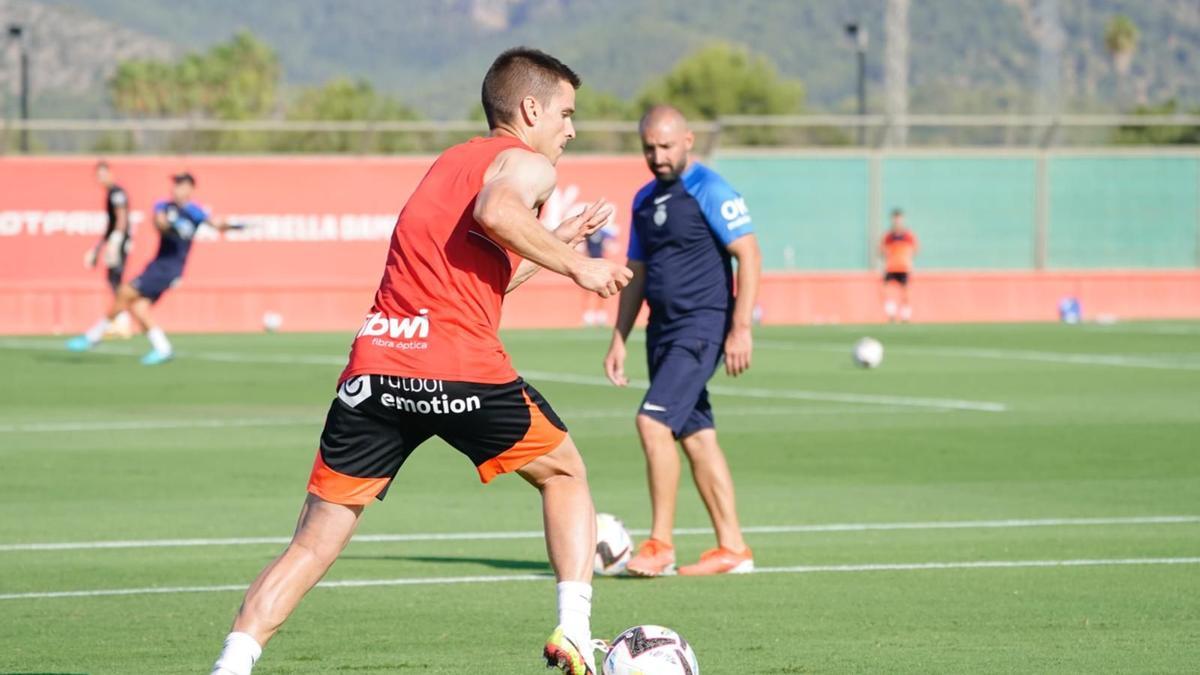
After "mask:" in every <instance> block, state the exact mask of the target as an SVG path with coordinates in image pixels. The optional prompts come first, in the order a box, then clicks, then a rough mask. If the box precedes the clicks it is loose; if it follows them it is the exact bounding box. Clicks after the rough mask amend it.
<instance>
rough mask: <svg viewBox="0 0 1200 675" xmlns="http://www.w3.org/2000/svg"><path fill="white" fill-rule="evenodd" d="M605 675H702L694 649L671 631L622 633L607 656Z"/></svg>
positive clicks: (649, 628)
mask: <svg viewBox="0 0 1200 675" xmlns="http://www.w3.org/2000/svg"><path fill="white" fill-rule="evenodd" d="M602 672H603V675H700V664H698V663H696V653H695V652H693V651H692V646H691V645H689V644H688V643H687V640H684V639H683V636H681V635H679V634H678V633H676V632H675V631H673V630H671V629H670V628H663V627H662V626H634V627H633V628H629V629H626V630H623V631H621V634H620V635H618V636H617V637H616V639H614V640H613V642H612V646H610V647H609V649H608V653H607V654H606V655H605V656H604V666H603V668H602Z"/></svg>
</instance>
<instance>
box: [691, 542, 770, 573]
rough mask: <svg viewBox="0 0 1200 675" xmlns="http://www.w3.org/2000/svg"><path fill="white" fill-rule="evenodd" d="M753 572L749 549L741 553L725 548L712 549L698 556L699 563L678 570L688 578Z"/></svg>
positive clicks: (752, 555) (751, 556)
mask: <svg viewBox="0 0 1200 675" xmlns="http://www.w3.org/2000/svg"><path fill="white" fill-rule="evenodd" d="M753 571H754V554H753V553H752V552H751V551H750V549H746V550H745V551H742V552H741V553H738V552H736V551H730V550H729V549H727V548H714V549H711V550H708V551H705V552H704V553H702V554H701V555H700V562H698V563H696V564H694V565H684V566H683V567H680V568H679V574H680V575H683V576H689V577H700V576H707V575H710V574H746V573H747V572H753Z"/></svg>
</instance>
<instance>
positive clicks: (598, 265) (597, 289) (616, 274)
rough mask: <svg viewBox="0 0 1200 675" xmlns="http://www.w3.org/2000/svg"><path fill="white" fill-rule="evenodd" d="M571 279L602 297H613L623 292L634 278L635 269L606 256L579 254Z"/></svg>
mask: <svg viewBox="0 0 1200 675" xmlns="http://www.w3.org/2000/svg"><path fill="white" fill-rule="evenodd" d="M571 279H572V280H573V281H574V282H575V283H576V284H578V285H579V287H580V288H582V289H584V290H586V291H591V292H593V293H595V294H597V295H599V296H600V297H602V298H611V297H612V296H614V295H616V294H617V293H620V292H621V289H622V288H625V287H626V286H628V285H629V281H630V280H631V279H633V270H631V269H629V268H628V267H626V266H624V265H622V264H620V263H615V262H613V261H611V260H605V259H604V258H585V257H583V256H579V258H578V260H577V262H576V264H575V269H573V270H572V271H571Z"/></svg>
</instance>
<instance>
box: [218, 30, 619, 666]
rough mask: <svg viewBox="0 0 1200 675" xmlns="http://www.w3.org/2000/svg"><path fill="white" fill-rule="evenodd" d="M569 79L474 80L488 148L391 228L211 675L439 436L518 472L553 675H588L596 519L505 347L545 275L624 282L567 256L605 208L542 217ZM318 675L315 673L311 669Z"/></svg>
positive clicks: (438, 164) (285, 611)
mask: <svg viewBox="0 0 1200 675" xmlns="http://www.w3.org/2000/svg"><path fill="white" fill-rule="evenodd" d="M579 83H580V81H579V77H578V76H577V75H576V74H575V73H574V72H573V71H572V70H571V69H570V68H568V67H567V66H566V65H564V64H563V63H562V62H560V61H559V60H558V59H556V58H554V57H552V56H550V55H549V54H546V53H544V52H541V51H538V50H535V49H527V48H516V49H511V50H508V51H506V52H504V53H503V54H501V55H500V56H499V57H498V58H497V59H496V60H495V62H494V63H493V64H492V66H491V68H490V69H489V70H488V72H487V75H486V76H485V77H484V80H483V107H484V111H485V112H486V113H487V119H488V126H489V127H490V128H491V133H490V135H489V136H487V137H486V138H474V139H472V140H470V141H468V142H466V143H462V144H460V145H456V146H454V147H452V148H450V149H448V150H446V151H445V152H443V153H442V155H441V156H440V157H438V158H437V160H436V161H435V162H434V163H433V166H432V167H431V168H430V169H429V172H428V173H427V174H426V175H425V177H424V178H423V179H422V180H421V183H420V185H418V187H417V189H416V191H415V192H414V193H413V195H412V196H411V197H410V198H409V200H408V203H407V204H406V205H405V206H404V210H403V211H401V213H400V217H399V219H398V220H397V222H396V229H395V232H394V233H393V236H392V242H391V247H390V249H389V251H388V256H387V262H386V265H385V267H384V274H383V279H382V281H381V282H380V285H379V290H378V291H377V292H376V294H375V301H374V304H373V306H372V307H371V311H370V313H369V314H368V316H367V318H366V321H365V322H364V323H363V326H362V328H361V329H360V330H359V331H358V334H357V335H356V336H355V338H354V341H353V344H352V347H351V351H350V360H349V364H348V365H347V366H346V369H345V370H344V371H343V372H342V375H341V377H340V378H339V380H338V389H337V397H336V398H335V399H334V401H333V403H332V405H331V407H330V409H329V413H328V415H327V417H326V420H325V429H324V431H323V432H322V433H321V440H320V446H319V450H318V452H317V457H316V461H315V462H314V465H313V469H312V474H311V476H310V478H309V482H308V498H307V499H306V501H305V503H304V507H303V508H302V509H301V511H300V522H299V524H298V525H297V527H296V532H295V534H294V536H293V538H292V542H291V544H290V545H289V546H288V547H287V549H286V550H285V551H284V552H283V553H282V554H281V555H280V556H279V557H278V558H277V559H275V561H274V562H272V563H271V564H270V565H268V566H267V568H266V569H264V570H263V571H262V573H261V574H260V575H259V576H258V578H257V579H256V580H255V581H254V583H253V584H251V586H250V589H249V590H248V591H247V592H246V597H245V600H244V601H243V603H242V606H241V608H240V609H239V610H238V613H237V617H236V618H235V619H234V623H233V630H232V632H231V633H230V634H229V636H228V637H227V638H226V640H225V647H224V650H223V651H222V653H221V656H220V658H219V659H218V661H217V663H216V665H215V667H214V670H213V674H214V675H249V674H250V671H251V669H252V668H253V666H254V662H255V661H256V660H257V659H258V657H259V655H260V654H261V651H262V645H264V644H266V642H267V641H268V640H269V639H270V638H271V636H272V635H274V634H275V632H276V630H278V628H279V626H280V625H281V624H282V623H283V622H284V620H286V619H287V617H288V616H289V615H290V614H291V613H292V611H293V610H294V609H295V608H296V606H297V605H298V604H299V602H300V600H301V598H302V597H304V595H305V593H307V592H308V590H309V589H311V588H312V587H313V586H314V585H315V584H316V583H317V581H318V580H320V579H321V577H322V576H323V575H324V574H325V572H326V571H327V570H328V569H329V567H330V566H331V565H332V564H333V562H334V560H336V559H337V557H338V555H339V554H340V553H341V551H342V549H343V547H345V545H346V544H347V543H348V542H349V541H350V537H351V535H352V534H353V533H354V529H355V526H356V525H357V524H358V521H359V518H360V517H361V516H362V512H363V508H364V507H365V506H366V504H368V503H369V502H371V501H372V500H373V499H382V498H383V496H384V495H385V494H386V492H387V489H388V486H389V485H390V483H391V481H392V478H393V477H394V476H395V475H396V472H397V471H399V470H400V467H401V465H402V464H403V463H404V461H405V460H406V459H407V458H408V456H409V455H410V454H411V453H412V452H413V451H414V450H415V449H416V448H417V446H419V445H420V444H421V443H423V442H424V441H425V440H427V439H429V438H430V437H432V436H438V437H440V438H442V439H443V440H445V441H446V442H447V443H448V444H449V445H451V446H453V447H454V448H455V449H457V450H458V451H460V452H462V453H463V454H464V455H466V456H467V457H468V458H469V459H470V460H471V461H472V463H473V464H474V465H475V467H476V469H477V470H478V472H479V477H480V479H481V480H482V481H483V482H485V483H486V482H488V481H490V480H492V479H493V478H495V477H496V476H498V475H500V474H504V473H510V472H515V473H517V474H519V475H520V476H521V477H522V478H524V479H525V480H526V481H528V482H529V483H530V484H531V485H533V486H534V487H535V488H536V489H537V490H538V491H539V492H540V493H541V496H542V502H543V514H544V519H545V532H546V545H547V550H548V552H549V557H550V563H551V566H552V567H553V568H554V572H555V575H556V577H557V579H558V582H559V583H558V610H559V611H558V626H557V628H555V629H554V631H553V633H552V634H551V636H550V638H549V639H548V640H547V641H546V644H545V647H544V650H543V655H544V657H545V659H546V662H547V665H548V666H550V667H556V668H559V669H561V670H562V671H563V672H564V673H569V674H570V675H594V673H595V672H596V671H595V660H594V658H595V657H594V654H593V653H592V649H593V648H592V643H591V625H590V616H591V596H592V589H591V575H592V559H593V557H594V556H595V550H596V542H595V513H594V510H593V506H592V498H591V494H590V492H589V490H588V483H587V476H586V473H585V470H584V465H583V459H582V458H581V457H580V454H579V451H578V450H577V449H576V447H575V444H574V442H573V441H572V440H571V437H570V435H568V433H567V430H566V426H565V425H564V424H563V422H562V421H561V420H560V419H559V418H558V415H556V414H555V412H554V410H553V409H552V408H551V407H550V404H549V403H547V402H546V400H545V399H544V398H542V396H541V394H539V393H538V392H537V390H535V389H534V388H533V387H531V386H530V385H528V384H527V383H525V381H524V380H522V379H521V378H520V377H519V376H518V375H517V372H516V371H515V370H514V369H513V366H512V364H511V362H510V360H509V357H508V355H507V354H506V353H505V351H504V345H503V344H502V343H501V341H500V338H499V337H498V335H497V330H498V329H499V325H500V309H501V304H502V302H503V300H504V296H505V294H506V293H508V292H510V291H512V290H513V289H514V288H516V287H517V286H518V285H519V284H520V283H521V282H523V281H524V280H525V279H527V278H529V277H530V276H531V275H532V274H533V273H534V272H536V271H537V270H538V269H540V268H542V267H545V268H547V269H549V270H551V271H553V272H556V273H558V274H562V275H564V276H566V277H569V278H570V279H571V280H573V281H574V282H575V283H576V284H578V285H579V286H580V287H582V288H584V289H585V290H588V291H591V292H594V293H597V294H599V295H600V296H602V297H610V296H613V295H616V294H617V293H618V292H619V291H620V290H621V288H623V287H624V286H625V285H626V284H627V283H628V282H629V279H630V277H631V276H632V272H630V270H629V269H628V268H626V267H625V266H624V265H621V264H618V263H615V262H612V261H609V260H605V259H595V258H589V257H587V256H585V255H582V254H581V253H579V252H576V251H575V249H574V246H575V245H577V244H578V243H580V242H581V241H582V240H583V237H586V236H587V235H588V234H590V233H591V232H592V231H594V230H595V229H596V228H598V227H600V226H601V225H602V224H603V223H604V222H605V221H607V220H608V218H609V217H610V216H611V207H609V206H608V205H606V204H604V203H602V202H598V203H596V204H592V205H591V206H590V207H589V208H588V209H587V210H586V211H585V212H584V213H583V214H582V215H581V216H578V217H575V218H571V219H568V220H567V221H564V223H563V224H562V225H561V226H559V228H558V229H557V230H555V231H554V232H551V231H549V230H547V229H546V228H545V227H543V226H542V224H541V223H540V222H539V221H538V218H537V212H538V209H539V208H540V207H541V205H542V204H543V203H544V202H545V201H546V199H548V198H549V197H550V195H551V193H552V192H553V191H554V186H555V181H556V174H555V168H554V165H555V162H557V160H558V159H559V157H560V156H562V153H563V150H564V149H565V148H566V145H567V143H568V142H569V141H570V140H571V139H572V138H574V137H575V129H574V126H573V124H572V121H571V115H572V114H573V113H574V111H575V89H576V88H578V86H579ZM318 669H320V668H318ZM463 669H464V670H467V669H470V668H469V667H468V666H467V665H466V664H463Z"/></svg>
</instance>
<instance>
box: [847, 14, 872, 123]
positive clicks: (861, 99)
mask: <svg viewBox="0 0 1200 675" xmlns="http://www.w3.org/2000/svg"><path fill="white" fill-rule="evenodd" d="M846 37H848V38H850V40H851V41H852V42H853V43H854V51H855V52H856V53H857V55H858V116H859V117H860V118H862V119H861V120H860V121H863V120H865V119H866V116H867V46H868V45H869V44H870V35H869V34H868V33H867V27H866V26H863V25H861V24H859V23H858V22H850V23H847V24H846ZM866 143H867V128H866V126H864V125H861V124H860V125H859V127H858V144H859V145H866Z"/></svg>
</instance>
